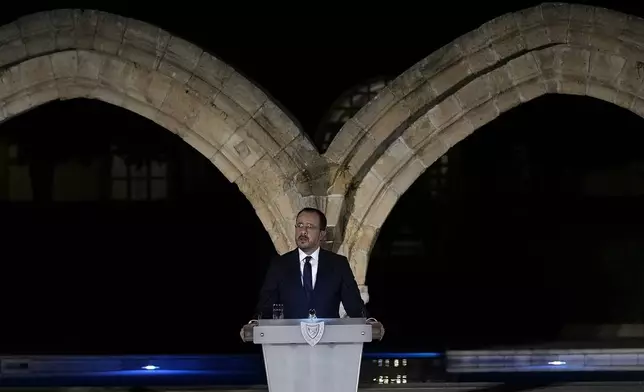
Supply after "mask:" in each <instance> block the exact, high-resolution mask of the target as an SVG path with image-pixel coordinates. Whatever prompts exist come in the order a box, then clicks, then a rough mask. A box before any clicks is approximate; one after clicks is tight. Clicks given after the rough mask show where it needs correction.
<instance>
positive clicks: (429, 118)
mask: <svg viewBox="0 0 644 392" xmlns="http://www.w3.org/2000/svg"><path fill="white" fill-rule="evenodd" d="M642 37H644V22H643V21H642V19H640V18H635V17H631V16H627V15H623V14H620V13H618V12H614V11H610V10H605V9H600V8H595V7H591V6H580V5H572V6H571V5H569V4H555V3H552V4H550V3H546V4H542V5H540V6H538V7H533V8H530V9H527V10H522V11H519V12H517V13H514V14H507V15H502V16H500V17H499V18H496V19H494V20H493V21H490V22H488V23H486V24H484V25H483V26H481V27H480V28H478V29H476V30H473V31H472V32H470V33H468V34H465V35H464V36H462V37H460V38H458V39H456V40H455V41H454V42H452V43H450V44H447V45H445V46H444V47H443V48H442V49H440V50H439V51H437V52H436V53H434V54H431V55H429V56H428V57H427V58H426V59H424V60H421V61H420V62H419V63H418V64H415V65H414V66H412V67H411V68H410V69H409V70H408V71H406V72H405V73H404V74H402V75H401V76H399V77H398V78H397V79H396V80H395V82H394V83H392V84H390V85H389V89H388V91H387V92H386V93H384V94H383V97H387V100H386V105H382V109H380V111H377V110H375V109H377V108H378V106H377V105H375V104H372V106H371V107H370V108H369V110H365V111H364V113H360V114H359V115H357V116H356V117H355V118H354V121H356V122H357V124H359V125H360V127H359V128H357V127H352V125H347V126H346V129H347V130H348V131H351V132H348V133H347V135H344V134H343V133H342V131H341V132H340V134H339V135H338V136H337V138H336V141H337V143H331V146H330V147H329V149H328V150H327V152H326V154H325V155H326V156H328V157H332V159H333V161H336V162H345V165H346V166H347V167H348V168H349V171H350V173H351V174H352V175H354V178H353V179H352V180H351V182H352V184H353V185H352V187H350V188H349V194H348V195H347V196H346V198H345V200H351V206H352V209H351V211H350V213H351V217H352V218H351V220H350V221H349V225H350V226H349V225H348V226H347V228H346V230H345V235H344V238H343V241H344V243H343V244H341V245H339V246H337V247H338V248H340V249H343V250H345V251H346V252H348V256H349V258H350V259H351V260H352V262H353V263H354V265H355V268H356V271H361V272H360V273H357V274H356V276H357V277H358V276H364V274H365V273H366V268H367V265H366V264H364V265H360V260H365V255H368V254H369V251H370V249H371V247H372V246H373V243H371V242H369V241H370V240H373V237H372V233H373V232H374V231H377V229H379V227H380V225H381V224H382V222H384V218H385V217H386V216H387V215H388V214H389V212H390V210H391V209H392V208H393V205H394V204H395V200H397V198H398V197H399V196H400V195H401V194H402V193H404V192H405V190H406V189H407V188H408V187H409V186H411V184H412V183H413V182H414V181H415V180H416V179H417V178H418V177H419V176H420V175H421V174H422V172H423V171H424V169H425V168H426V167H427V166H429V165H431V164H432V163H433V162H434V161H435V160H437V159H438V158H439V157H440V156H441V155H442V154H444V153H445V152H446V151H447V149H449V147H450V146H453V145H454V144H456V143H458V142H459V141H460V140H462V139H463V138H465V137H467V136H468V135H469V134H471V133H472V132H474V131H476V129H478V128H480V127H481V126H483V125H485V124H487V123H488V122H490V121H491V120H492V119H494V118H496V117H497V116H499V115H500V114H501V113H503V112H505V111H507V110H509V109H511V108H513V107H516V106H517V105H519V104H521V103H522V102H527V101H530V100H532V99H535V98H537V97H539V96H542V95H543V94H548V93H565V94H581V95H587V96H592V97H595V98H599V99H604V100H606V101H608V102H613V103H615V104H618V105H620V106H623V107H627V108H629V109H631V110H633V111H635V112H637V113H640V114H641V113H644V111H643V110H641V108H640V106H641V105H640V103H641V99H642V98H644V97H642V95H644V94H643V93H642V89H641V87H642V81H644V50H642V49H641V48H644V38H642ZM423 85H429V86H431V89H427V90H426V91H425V92H424V94H425V96H423V94H422V93H420V94H419V93H418V89H419V87H418V86H423ZM412 93H415V95H414V97H413V101H407V102H423V104H418V105H414V104H412V105H409V104H408V105H407V107H408V108H413V109H414V110H410V113H409V116H408V117H407V119H405V117H404V114H403V112H401V111H400V110H392V108H395V107H397V106H398V107H400V106H401V103H402V102H405V101H404V100H405V98H406V97H408V96H410V95H411V94H412ZM381 99H382V98H381ZM366 113H368V115H369V116H368V118H367V120H363V119H362V118H363V116H365V114H366ZM388 116H391V118H387V117H388ZM348 124H351V122H350V123H348ZM400 124H405V125H406V126H407V128H406V129H404V130H402V133H401V129H400ZM343 131H344V130H343ZM394 136H395V137H394ZM348 140H349V141H350V142H349V143H350V144H351V145H352V146H355V147H352V148H351V149H347V148H346V144H347V141H348ZM383 140H385V141H386V143H388V144H387V145H383V144H382V141H383ZM334 142H335V141H334ZM401 143H403V144H404V146H405V147H406V149H405V151H404V152H402V151H403V150H402V149H401V148H400V146H401ZM394 151H399V153H392V152H394ZM366 227H371V228H373V230H365V229H364V228H366ZM360 283H364V282H360Z"/></svg>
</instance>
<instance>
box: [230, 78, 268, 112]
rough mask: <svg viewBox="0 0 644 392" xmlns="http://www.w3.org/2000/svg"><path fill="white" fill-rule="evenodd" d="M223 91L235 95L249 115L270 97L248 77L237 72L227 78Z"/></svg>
mask: <svg viewBox="0 0 644 392" xmlns="http://www.w3.org/2000/svg"><path fill="white" fill-rule="evenodd" d="M222 92H223V93H225V94H226V95H228V96H234V97H236V98H237V99H236V100H237V103H238V105H239V106H241V107H242V108H243V109H244V111H246V113H248V114H249V115H251V116H252V115H253V114H255V112H256V111H257V110H258V109H259V108H260V107H261V106H262V105H263V104H264V102H266V100H267V99H268V97H267V96H266V94H265V93H264V92H263V91H262V90H260V89H259V88H258V87H257V86H255V85H254V84H252V83H251V82H250V81H249V80H248V79H246V78H245V77H243V76H242V75H240V74H239V73H237V72H235V73H233V74H232V75H231V77H230V78H229V79H228V80H226V82H225V83H224V86H223V88H222Z"/></svg>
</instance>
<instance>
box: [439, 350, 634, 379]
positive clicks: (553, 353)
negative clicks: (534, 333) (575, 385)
mask: <svg viewBox="0 0 644 392" xmlns="http://www.w3.org/2000/svg"><path fill="white" fill-rule="evenodd" d="M446 354H447V355H446V359H447V372H449V373H477V372H485V373H495V372H501V373H505V372H593V371H595V372H596V371H601V372H612V371H615V372H628V371H644V348H621V349H535V350H489V351H448V352H447V353H446Z"/></svg>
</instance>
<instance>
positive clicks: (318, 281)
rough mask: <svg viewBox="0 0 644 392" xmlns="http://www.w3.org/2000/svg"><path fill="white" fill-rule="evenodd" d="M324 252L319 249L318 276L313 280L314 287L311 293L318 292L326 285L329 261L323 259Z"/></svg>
mask: <svg viewBox="0 0 644 392" xmlns="http://www.w3.org/2000/svg"><path fill="white" fill-rule="evenodd" d="M324 256H325V254H324V250H323V249H320V254H319V257H318V274H317V276H316V278H315V287H314V288H313V292H316V291H318V288H320V287H324V285H325V284H326V283H327V276H328V273H329V267H330V266H329V262H328V261H329V260H327V259H326V257H324Z"/></svg>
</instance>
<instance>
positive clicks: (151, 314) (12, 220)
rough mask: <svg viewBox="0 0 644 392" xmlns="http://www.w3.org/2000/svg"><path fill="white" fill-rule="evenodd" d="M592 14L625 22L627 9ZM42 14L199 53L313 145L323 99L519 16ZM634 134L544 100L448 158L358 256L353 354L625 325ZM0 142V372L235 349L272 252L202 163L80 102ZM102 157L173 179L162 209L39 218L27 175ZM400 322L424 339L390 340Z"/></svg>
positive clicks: (572, 106)
mask: <svg viewBox="0 0 644 392" xmlns="http://www.w3.org/2000/svg"><path fill="white" fill-rule="evenodd" d="M603 3H604V4H603V5H609V6H610V7H611V8H613V9H616V10H620V11H624V12H629V13H633V14H640V13H641V12H640V11H639V10H638V9H637V8H636V5H635V2H629V3H626V2H624V3H620V2H610V3H608V4H606V2H603ZM48 4H49V6H48V7H49V8H95V9H101V10H105V11H110V12H115V13H118V14H121V15H124V16H129V17H135V18H138V19H142V20H145V21H147V22H150V23H154V24H157V25H160V26H161V27H163V28H165V29H166V30H168V31H170V32H172V33H174V34H177V35H179V36H182V37H184V38H186V39H188V40H190V41H192V42H194V43H196V44H198V45H201V46H203V47H204V48H206V49H208V50H209V51H211V52H212V53H213V54H215V55H217V56H219V57H221V58H222V59H223V60H224V61H226V62H228V63H230V64H231V65H233V66H234V67H236V68H237V69H238V70H239V71H240V72H242V73H244V74H245V75H246V76H247V77H249V78H250V79H251V80H253V81H255V82H256V83H258V84H259V85H261V86H262V88H264V89H265V90H266V91H268V92H269V93H270V94H271V95H272V96H273V97H274V98H275V99H276V100H278V101H279V102H280V103H281V105H282V106H283V107H284V108H285V109H286V110H287V111H289V112H290V113H292V115H293V116H294V117H295V119H296V120H297V121H298V122H300V123H301V124H302V127H303V128H304V130H305V131H306V132H307V133H308V134H309V135H310V136H311V138H314V136H315V135H314V134H315V131H316V130H317V129H318V128H319V124H320V122H321V121H322V120H323V118H324V116H325V113H327V112H328V109H329V107H330V106H331V105H332V103H333V102H334V101H335V100H336V99H337V98H338V97H339V96H341V95H342V93H343V92H344V91H346V90H348V89H350V88H352V87H354V86H356V85H359V84H360V83H362V82H364V81H366V80H371V79H372V78H374V77H379V76H383V77H387V78H393V77H395V76H396V75H398V74H400V73H402V72H404V71H405V70H406V69H407V68H409V67H411V66H412V65H413V64H414V63H415V62H416V61H419V60H421V59H422V58H423V57H425V56H427V55H429V54H431V53H432V51H433V50H435V49H438V48H439V47H441V46H442V45H444V44H446V43H448V42H450V41H451V40H453V39H454V38H456V37H457V36H458V35H460V34H463V33H465V32H467V31H469V30H471V29H474V28H476V27H477V26H478V25H480V24H481V23H484V22H485V21H487V20H489V19H492V18H493V17H495V16H499V15H501V14H502V13H504V12H509V11H514V10H518V9H521V8H524V7H527V6H531V5H536V4H537V3H536V2H514V3H513V7H508V6H505V5H494V3H492V2H486V3H485V4H484V5H470V4H467V5H464V4H461V3H453V2H450V3H449V4H447V3H440V4H439V5H432V6H431V7H430V8H428V9H427V11H419V10H418V9H416V7H415V6H411V5H410V6H402V5H400V4H398V3H392V4H385V5H382V6H373V5H371V6H364V7H356V8H355V9H347V8H343V7H336V6H331V5H324V6H323V5H321V4H320V5H311V7H312V8H309V9H304V8H301V6H297V7H295V6H294V7H295V8H291V7H290V6H284V7H279V6H274V7H273V6H271V9H270V10H265V9H260V8H259V7H256V6H253V7H248V8H249V9H246V10H244V12H241V10H239V9H236V8H234V7H232V6H230V7H229V6H226V5H225V4H224V3H222V4H219V3H216V4H208V7H210V6H211V5H212V9H210V8H208V9H206V3H203V4H196V3H192V4H191V3H189V2H182V3H181V6H178V5H176V4H173V5H172V6H170V5H168V6H161V5H158V4H157V5H155V6H154V7H151V6H150V7H143V6H136V7H135V6H132V5H131V4H129V3H125V2H122V3H119V2H110V3H109V4H108V3H105V2H102V3H101V2H91V1H86V2H82V4H81V3H79V2H59V1H57V2H51V3H48ZM383 4H384V3H383ZM594 4H597V5H602V3H601V2H594ZM629 4H630V5H629ZM38 7H39V6H35V5H34V6H32V5H30V4H29V3H26V2H25V3H21V4H20V5H14V6H13V7H12V8H11V10H10V11H7V12H6V13H4V14H3V15H2V17H1V18H2V20H1V22H2V23H6V22H9V21H11V20H13V19H15V18H17V17H19V16H21V15H25V14H28V13H31V12H34V11H40V10H44V9H45V8H38ZM286 11H293V12H295V13H294V14H291V15H286V14H284V12H286ZM318 18H319V19H318ZM97 119H99V121H97ZM642 124H643V123H642V121H641V119H640V118H639V117H638V116H636V115H635V114H632V113H630V112H628V111H626V110H624V109H620V108H618V107H616V106H613V105H610V104H607V103H604V102H600V101H597V100H594V99H591V98H584V97H571V96H547V97H542V98H539V99H537V100H535V101H532V102H530V103H527V104H524V105H522V106H520V107H518V108H516V109H513V110H512V111H510V112H508V113H506V114H503V115H502V116H500V117H499V118H498V119H497V120H495V121H493V122H492V123H490V124H488V125H487V126H485V127H483V128H481V129H479V130H478V131H477V132H475V133H474V134H473V135H472V136H470V137H468V138H467V139H465V140H464V141H463V142H462V143H460V144H459V145H457V146H456V147H455V148H454V149H452V150H450V152H448V154H447V157H448V162H449V163H448V164H447V168H448V170H447V172H446V173H442V175H438V174H437V172H436V170H434V171H433V170H428V171H427V172H426V173H425V174H424V175H423V176H422V177H421V178H419V179H418V181H417V182H416V183H415V184H414V185H413V186H412V188H410V189H409V191H408V192H407V193H406V194H405V195H404V197H403V198H402V199H401V200H400V201H399V203H398V204H397V206H396V207H395V209H394V211H393V212H392V213H391V215H390V216H389V218H388V220H387V222H386V223H385V225H384V227H383V230H382V233H381V235H380V238H379V239H378V243H377V244H376V248H375V249H374V253H373V255H372V260H371V262H370V267H369V271H368V276H367V284H368V286H369V292H370V295H371V302H370V304H369V307H370V310H371V312H372V313H374V315H376V317H378V318H379V319H381V320H382V321H383V322H384V323H385V324H386V325H387V327H388V328H387V339H386V341H385V342H383V343H381V344H374V345H372V346H371V347H372V348H373V349H393V350H396V349H399V350H413V351H423V350H432V349H441V348H444V347H446V346H448V347H456V346H459V347H469V348H474V347H480V346H484V345H490V344H497V343H513V344H519V343H531V342H537V341H549V340H556V339H557V338H558V336H559V333H560V331H561V328H562V327H563V326H564V325H567V324H571V323H596V324H601V323H613V322H642V321H644V320H642V318H643V315H642V312H641V310H640V309H642V297H643V296H642V294H643V293H642V289H641V288H640V287H641V286H642V284H641V283H642V254H643V250H644V243H643V241H642V236H641V233H642V224H641V223H640V222H643V221H644V220H643V219H641V215H642V201H643V200H642V195H644V191H642V189H643V188H644V187H643V186H642V185H641V183H642V181H643V180H644V165H642V163H643V160H644V155H643V154H642V153H641V147H640V146H642V141H643V140H642V138H643V137H644V134H643V133H642ZM0 136H2V137H3V138H6V139H7V140H9V139H11V140H20V143H22V145H24V146H29V148H30V149H28V151H30V154H28V156H27V157H26V158H25V159H26V161H27V162H28V163H29V164H30V165H31V166H33V170H34V174H33V177H32V181H33V182H34V186H36V183H37V184H39V185H38V189H41V190H42V192H41V193H39V194H38V195H39V196H38V197H37V198H36V200H34V201H32V202H21V203H15V202H4V203H3V204H2V206H1V207H0V208H1V209H2V215H1V216H2V217H3V219H2V223H3V225H2V231H0V235H2V237H3V239H4V241H3V242H4V245H5V246H4V250H5V252H4V260H5V261H4V263H5V265H6V268H4V269H3V282H4V284H3V291H2V292H3V305H4V306H3V313H2V315H3V320H4V321H3V323H2V335H0V351H3V352H5V353H17V352H22V353H25V352H32V353H45V352H56V353H81V352H83V353H88V352H93V353H132V352H140V353H192V352H222V353H223V352H240V351H243V350H253V349H254V348H253V347H248V346H244V345H242V344H241V343H239V342H238V338H237V336H238V335H237V334H238V331H239V327H240V325H241V324H242V323H244V322H246V321H247V319H248V316H249V315H250V314H251V311H252V306H253V304H254V301H255V298H256V294H257V291H258V289H259V285H260V282H261V278H262V277H263V273H264V271H265V268H266V264H267V262H268V260H269V259H270V257H271V256H272V255H273V254H274V252H275V250H274V248H273V246H272V244H271V242H270V239H269V237H268V234H267V233H266V231H265V230H264V229H263V227H262V225H261V223H260V222H259V220H258V219H257V217H256V216H255V214H254V211H253V209H252V207H251V205H250V204H249V203H248V201H247V200H246V199H245V198H244V197H243V195H242V194H241V193H240V192H239V191H238V189H237V188H236V186H235V185H234V184H230V183H228V181H227V180H226V179H225V177H224V176H223V175H221V174H220V173H219V172H218V171H217V169H216V168H215V167H214V166H212V165H211V164H210V163H209V162H208V161H207V160H206V159H205V158H203V157H202V156H200V155H199V154H198V153H197V152H196V151H194V150H192V149H191V148H190V147H189V146H187V145H184V143H182V142H181V141H180V140H179V139H178V138H177V137H175V136H174V135H172V134H171V133H169V132H167V131H166V130H164V129H161V128H160V127H158V126H157V125H155V124H154V123H152V122H150V121H148V120H145V119H143V118H141V117H139V116H137V115H134V114H132V113H128V112H127V111H125V110H123V109H120V108H116V107H113V106H110V105H108V104H104V103H100V102H95V101H87V100H72V101H67V102H56V103H51V104H48V105H44V106H42V107H40V108H37V109H34V110H32V111H30V112H28V113H26V114H24V115H21V116H19V117H16V118H13V119H11V120H8V121H6V122H4V123H3V124H2V125H0ZM115 141H117V142H118V143H120V145H123V146H130V147H131V149H130V150H131V153H132V155H134V156H137V155H146V154H148V155H149V154H157V155H160V156H163V157H165V159H168V160H170V161H172V162H174V163H175V165H174V166H173V167H174V169H173V170H174V175H173V182H172V184H173V186H172V189H173V190H172V197H171V198H170V199H169V200H168V201H164V202H147V203H123V202H118V203H116V202H112V201H110V200H97V201H95V202H87V203H56V202H53V201H52V200H51V197H50V196H48V195H47V189H50V188H48V187H47V185H46V181H47V180H46V179H47V176H46V175H44V174H43V173H46V172H47V167H50V168H51V167H53V166H54V165H55V164H56V162H59V161H61V160H65V159H71V158H69V157H72V158H73V159H80V158H79V157H81V158H82V156H84V155H88V154H89V155H90V156H97V155H100V154H107V152H108V150H109V145H110V144H112V143H114V142H115ZM151 146H152V147H151ZM150 150H153V151H150ZM182 168H183V169H182ZM436 169H437V170H438V169H440V166H436ZM598 173H599V174H598ZM602 173H603V174H602ZM597 179H599V180H597ZM436 184H439V185H440V186H437V185H436ZM589 184H592V185H589ZM419 320H420V321H423V322H424V323H425V324H426V325H428V328H429V332H431V333H428V334H427V335H426V336H419V335H418V334H414V333H410V331H412V327H413V325H415V323H417V322H418V321H419Z"/></svg>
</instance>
